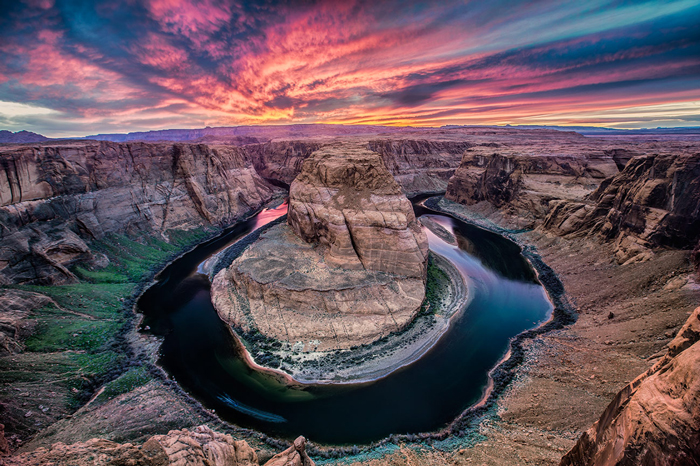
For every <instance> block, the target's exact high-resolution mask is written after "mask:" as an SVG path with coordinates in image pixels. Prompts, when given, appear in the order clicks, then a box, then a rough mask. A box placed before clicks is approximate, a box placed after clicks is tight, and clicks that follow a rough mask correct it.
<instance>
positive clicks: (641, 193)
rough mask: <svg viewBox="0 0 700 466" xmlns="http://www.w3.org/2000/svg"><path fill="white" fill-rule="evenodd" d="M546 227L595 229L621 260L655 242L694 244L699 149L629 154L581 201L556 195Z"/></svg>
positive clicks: (645, 252) (699, 215)
mask: <svg viewBox="0 0 700 466" xmlns="http://www.w3.org/2000/svg"><path fill="white" fill-rule="evenodd" d="M544 227H545V228H546V229H548V230H550V231H553V232H556V233H557V234H559V235H585V234H592V233H597V234H599V235H600V236H601V237H602V238H604V239H605V240H606V241H611V242H614V244H615V251H616V252H615V257H616V259H617V261H618V262H619V263H626V262H630V261H640V260H646V259H647V258H648V257H649V255H650V254H652V250H653V249H654V248H658V247H669V248H677V249H692V248H693V247H695V246H696V245H697V244H698V241H699V240H700V154H695V155H687V156H670V155H649V156H641V157H635V158H633V159H631V160H630V161H629V162H628V164H627V166H626V167H625V169H624V170H623V171H622V172H620V173H619V174H618V175H616V176H614V177H610V178H608V179H606V180H605V181H604V182H603V183H602V184H601V185H600V187H599V188H598V189H597V190H596V191H595V192H593V193H592V194H591V195H590V196H589V197H588V198H587V199H585V200H584V201H583V202H570V201H563V200H561V201H556V202H553V203H552V206H551V212H550V213H549V214H548V216H547V218H546V219H545V222H544Z"/></svg>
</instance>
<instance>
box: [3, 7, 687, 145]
mask: <svg viewBox="0 0 700 466" xmlns="http://www.w3.org/2000/svg"><path fill="white" fill-rule="evenodd" d="M0 8H1V9H2V11H0V129H9V130H11V131H17V130H21V129H26V130H30V131H35V132H38V133H41V134H44V135H47V136H80V135H86V134H95V133H100V132H127V131H141V130H148V129H162V128H196V127H204V126H230V125H239V124H286V123H316V122H323V123H350V124H352V123H362V124H388V125H414V126H441V125H446V124H537V125H539V124H556V125H597V126H607V127H618V128H639V127H656V126H700V0H679V1H664V2H662V1H649V2H644V1H606V0H598V1H562V0H555V1H550V0H543V1H531V2H518V1H501V0H489V1H462V2H451V1H439V2H411V1H398V0H394V1H381V0H373V1H367V2H363V1H356V2H354V1H336V2H331V1H318V2H309V1H304V2H294V1H291V2H254V3H253V2H232V1H217V0H201V1H196V0H190V1H177V0H150V1H149V0H146V1H139V0H128V1H95V2H81V1H78V0H68V1H62V0H30V1H23V2H22V1H16V0H15V1H12V0H11V1H6V0H0Z"/></svg>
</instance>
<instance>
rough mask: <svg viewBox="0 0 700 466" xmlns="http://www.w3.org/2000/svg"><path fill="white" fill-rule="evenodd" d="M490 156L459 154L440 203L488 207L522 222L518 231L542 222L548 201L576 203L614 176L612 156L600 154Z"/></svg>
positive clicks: (482, 151)
mask: <svg viewBox="0 0 700 466" xmlns="http://www.w3.org/2000/svg"><path fill="white" fill-rule="evenodd" d="M517 149H518V150H520V148H519V147H518V148H517ZM504 150H505V149H504ZM522 150H523V151H524V150H525V147H523V148H522ZM570 150H571V149H569V151H570ZM489 151H490V148H488V147H479V148H474V149H472V150H470V151H468V152H466V153H465V154H464V157H463V158H462V162H461V164H460V166H459V168H458V169H457V171H456V172H455V174H454V176H453V177H452V178H451V179H450V182H449V185H448V186H447V192H446V194H445V198H446V199H449V200H451V201H454V202H459V203H460V204H465V205H470V206H471V205H475V204H479V203H482V204H488V205H489V206H490V209H491V210H493V209H499V210H500V211H502V212H504V213H506V214H509V215H513V216H514V217H516V218H518V219H519V220H520V221H523V220H527V221H528V223H527V224H524V225H521V226H525V227H530V228H533V227H534V226H536V225H537V224H538V223H541V222H542V220H543V219H544V218H545V217H546V215H547V214H548V213H549V210H550V203H551V202H552V201H553V200H557V199H564V200H580V199H582V198H583V197H585V196H586V195H588V194H590V193H591V192H592V191H593V190H594V189H596V188H597V187H598V185H599V183H600V182H601V181H602V180H603V179H604V178H605V177H606V176H610V175H613V174H615V173H617V165H616V163H615V161H614V160H613V157H612V155H606V154H605V153H603V152H602V151H590V150H589V152H588V153H583V154H582V155H581V156H573V155H556V154H547V153H544V154H541V155H531V154H520V153H517V152H513V149H511V150H510V151H508V152H507V153H505V154H500V153H491V152H489Z"/></svg>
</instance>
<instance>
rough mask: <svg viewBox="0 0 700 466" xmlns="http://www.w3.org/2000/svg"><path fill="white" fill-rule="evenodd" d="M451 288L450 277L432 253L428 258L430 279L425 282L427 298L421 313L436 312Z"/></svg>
mask: <svg viewBox="0 0 700 466" xmlns="http://www.w3.org/2000/svg"><path fill="white" fill-rule="evenodd" d="M449 289H450V277H448V276H447V274H446V273H445V272H444V271H443V270H442V269H441V268H440V267H438V266H437V264H435V259H434V258H433V255H432V254H431V255H430V257H429V258H428V279H427V281H426V284H425V299H424V300H423V305H422V306H421V310H420V314H422V315H426V314H435V313H436V312H437V311H438V309H440V306H441V304H442V301H443V299H444V298H445V295H446V294H447V293H448V291H449Z"/></svg>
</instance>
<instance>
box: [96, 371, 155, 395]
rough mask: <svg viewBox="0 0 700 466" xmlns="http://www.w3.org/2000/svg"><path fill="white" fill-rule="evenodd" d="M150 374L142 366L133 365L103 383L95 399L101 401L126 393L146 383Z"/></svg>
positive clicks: (149, 378)
mask: <svg viewBox="0 0 700 466" xmlns="http://www.w3.org/2000/svg"><path fill="white" fill-rule="evenodd" d="M151 379H152V378H151V376H150V375H149V374H148V371H146V369H144V368H143V367H134V368H131V369H129V370H128V371H126V372H125V373H123V374H122V375H121V376H119V378H117V379H114V380H112V381H111V382H109V383H107V384H106V385H105V387H104V388H105V389H104V391H103V392H102V393H101V394H100V396H98V397H97V399H96V400H95V401H97V402H99V403H102V402H106V401H109V400H111V399H113V398H116V397H117V396H119V395H122V394H124V393H128V392H130V391H132V390H134V389H135V388H138V387H141V386H142V385H146V384H147V383H148V382H149V381H150V380H151Z"/></svg>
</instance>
